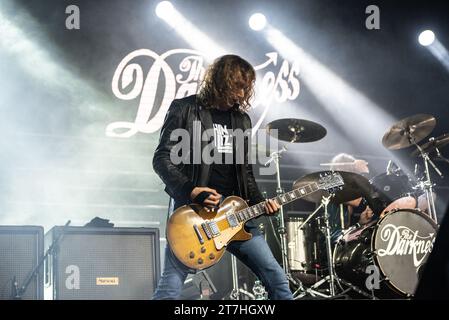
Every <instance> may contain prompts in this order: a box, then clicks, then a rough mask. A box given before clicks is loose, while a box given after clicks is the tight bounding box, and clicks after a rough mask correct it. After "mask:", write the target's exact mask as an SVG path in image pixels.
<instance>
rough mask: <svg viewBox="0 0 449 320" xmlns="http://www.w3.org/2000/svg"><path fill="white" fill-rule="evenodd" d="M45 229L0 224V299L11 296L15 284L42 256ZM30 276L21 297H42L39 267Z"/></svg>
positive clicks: (29, 273) (13, 294) (23, 278)
mask: <svg viewBox="0 0 449 320" xmlns="http://www.w3.org/2000/svg"><path fill="white" fill-rule="evenodd" d="M43 252H44V229H43V228H42V227H39V226H0V300H6V299H13V298H14V297H13V296H16V295H15V292H16V290H15V288H16V286H14V283H16V284H17V287H21V286H23V285H24V284H25V281H26V279H27V278H28V277H29V276H31V273H32V272H33V270H34V269H35V267H36V266H37V265H38V263H39V261H40V259H42V258H43ZM37 271H38V272H37V273H36V274H35V275H34V276H33V277H32V279H31V281H30V282H29V284H28V286H27V287H26V290H25V291H24V292H23V293H22V294H21V296H20V297H16V298H20V299H27V300H38V299H43V295H44V291H43V283H44V281H43V278H42V276H43V272H42V268H40V270H37Z"/></svg>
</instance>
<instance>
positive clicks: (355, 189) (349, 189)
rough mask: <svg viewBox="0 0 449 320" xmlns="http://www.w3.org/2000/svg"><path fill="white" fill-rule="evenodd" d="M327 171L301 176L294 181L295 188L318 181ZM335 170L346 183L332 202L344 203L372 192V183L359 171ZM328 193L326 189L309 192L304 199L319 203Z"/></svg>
mask: <svg viewBox="0 0 449 320" xmlns="http://www.w3.org/2000/svg"><path fill="white" fill-rule="evenodd" d="M326 172H329V171H320V172H314V173H311V174H308V175H306V176H304V177H302V178H299V179H298V180H296V181H295V182H294V183H293V189H296V188H300V187H303V186H306V185H308V184H311V183H318V182H319V180H320V178H321V175H323V174H325V173H326ZM334 172H337V173H339V174H340V175H341V177H342V178H343V181H344V185H343V186H342V187H341V190H338V191H336V192H335V196H334V197H333V198H332V202H334V203H344V202H347V201H351V200H354V199H357V198H360V197H361V196H365V195H369V194H371V193H372V187H371V184H370V182H369V181H368V179H366V178H365V177H363V176H361V175H359V174H357V173H352V172H346V171H334ZM327 195H328V192H327V191H326V190H318V191H316V192H314V193H311V194H309V195H308V196H305V197H303V198H302V199H304V200H306V201H309V202H314V203H319V202H321V198H322V197H323V196H327Z"/></svg>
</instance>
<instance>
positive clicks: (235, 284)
mask: <svg viewBox="0 0 449 320" xmlns="http://www.w3.org/2000/svg"><path fill="white" fill-rule="evenodd" d="M231 270H232V291H231V293H230V294H229V298H230V299H231V300H240V294H243V295H245V296H247V297H248V298H249V299H250V300H254V299H255V296H254V295H253V294H252V293H250V292H248V291H246V290H244V289H242V288H239V274H238V270H237V259H236V258H235V256H234V255H233V254H231Z"/></svg>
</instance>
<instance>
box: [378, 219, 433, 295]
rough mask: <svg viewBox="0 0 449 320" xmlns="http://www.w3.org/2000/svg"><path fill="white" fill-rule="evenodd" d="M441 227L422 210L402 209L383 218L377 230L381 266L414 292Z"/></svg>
mask: <svg viewBox="0 0 449 320" xmlns="http://www.w3.org/2000/svg"><path fill="white" fill-rule="evenodd" d="M436 233H437V229H436V226H435V224H434V223H433V222H432V221H431V220H430V219H429V218H427V217H425V216H424V215H423V214H422V213H420V212H419V211H418V210H399V211H396V212H392V213H390V214H388V215H387V216H385V218H383V219H382V220H381V221H380V222H379V224H378V227H377V230H376V233H375V234H374V247H375V248H374V249H375V252H376V257H377V261H378V263H379V267H380V269H381V271H382V273H383V274H384V276H385V277H387V278H388V281H389V283H390V284H391V285H392V286H393V287H395V288H396V289H398V290H399V291H401V292H403V293H405V294H408V295H413V294H414V292H415V289H416V286H417V284H418V281H419V276H420V271H421V269H422V266H423V265H424V264H425V262H426V260H427V258H428V257H429V254H430V252H431V251H432V248H433V243H434V241H435V236H436Z"/></svg>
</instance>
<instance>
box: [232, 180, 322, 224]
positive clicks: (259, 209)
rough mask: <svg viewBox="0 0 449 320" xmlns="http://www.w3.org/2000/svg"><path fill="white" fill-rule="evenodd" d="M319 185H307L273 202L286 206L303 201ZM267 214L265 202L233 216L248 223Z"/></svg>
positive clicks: (276, 198) (275, 198) (282, 195)
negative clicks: (298, 200)
mask: <svg viewBox="0 0 449 320" xmlns="http://www.w3.org/2000/svg"><path fill="white" fill-rule="evenodd" d="M318 189H319V188H318V185H317V184H316V182H314V183H311V184H308V185H305V186H303V187H300V188H297V189H294V190H292V191H290V192H287V193H284V194H281V195H279V196H277V197H274V198H271V200H274V201H275V202H277V203H278V204H279V205H284V204H286V203H289V202H292V201H295V200H297V199H301V198H303V197H305V196H307V195H309V194H311V193H313V192H315V191H317V190H318ZM264 213H265V202H260V203H258V204H256V205H254V206H251V207H248V208H245V209H243V210H240V211H238V212H235V213H234V214H233V215H234V217H235V218H236V219H237V220H238V221H239V222H246V221H248V220H251V219H253V218H256V217H258V216H260V215H262V214H264Z"/></svg>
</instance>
